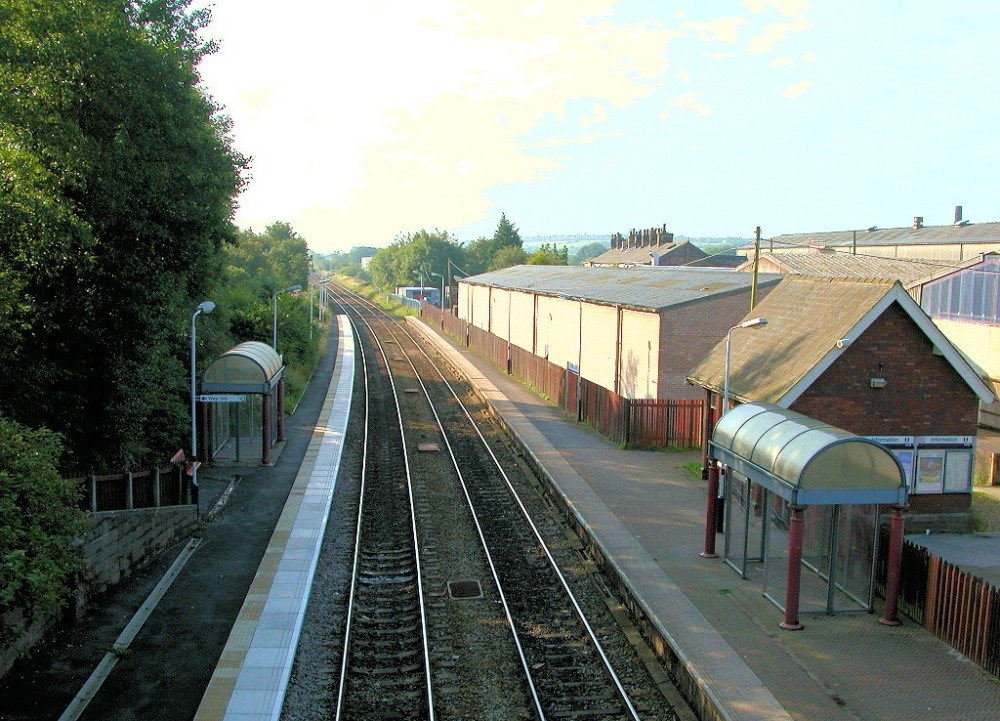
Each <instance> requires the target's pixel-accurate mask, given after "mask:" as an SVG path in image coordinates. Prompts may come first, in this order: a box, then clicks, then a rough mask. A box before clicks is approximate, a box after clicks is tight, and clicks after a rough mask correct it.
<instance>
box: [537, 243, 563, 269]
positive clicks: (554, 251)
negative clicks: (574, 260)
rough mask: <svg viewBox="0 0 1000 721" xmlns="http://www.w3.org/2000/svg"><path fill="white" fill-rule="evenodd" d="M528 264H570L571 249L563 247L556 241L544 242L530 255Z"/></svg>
mask: <svg viewBox="0 0 1000 721" xmlns="http://www.w3.org/2000/svg"><path fill="white" fill-rule="evenodd" d="M527 263H528V265H569V249H568V248H567V247H566V246H565V245H564V246H563V247H562V248H561V249H560V248H557V247H556V246H555V243H553V244H551V245H550V244H549V243H543V244H542V245H541V247H539V249H538V250H536V251H535V252H534V253H532V254H531V255H529V256H528V260H527Z"/></svg>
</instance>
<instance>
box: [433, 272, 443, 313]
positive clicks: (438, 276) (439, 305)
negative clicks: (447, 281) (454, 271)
mask: <svg viewBox="0 0 1000 721" xmlns="http://www.w3.org/2000/svg"><path fill="white" fill-rule="evenodd" d="M430 273H431V275H433V276H434V277H436V278H440V279H441V297H440V298H438V307H439V308H440V309H441V310H444V276H443V275H441V274H440V273H435V272H434V271H433V270H432V271H431V272H430Z"/></svg>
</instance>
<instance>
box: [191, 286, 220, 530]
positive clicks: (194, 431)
mask: <svg viewBox="0 0 1000 721" xmlns="http://www.w3.org/2000/svg"><path fill="white" fill-rule="evenodd" d="M213 310H215V303H213V302H212V301H210V300H204V301H202V302H201V303H199V304H198V309H197V310H195V312H194V314H193V315H192V316H191V500H192V501H193V502H194V505H195V506H196V507H197V506H198V414H197V399H196V396H195V393H196V392H197V387H196V384H197V375H196V372H195V366H196V360H197V359H196V356H195V345H196V341H197V338H198V335H197V333H198V329H197V326H196V325H195V322H194V321H195V318H197V317H198V316H199V315H200V314H202V313H211V312H212V311H213ZM198 515H199V517H200V516H201V510H200V508H199V510H198Z"/></svg>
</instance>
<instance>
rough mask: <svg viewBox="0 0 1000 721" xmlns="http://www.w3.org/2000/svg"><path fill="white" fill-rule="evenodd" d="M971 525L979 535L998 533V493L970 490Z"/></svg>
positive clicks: (999, 493) (999, 510) (999, 528)
mask: <svg viewBox="0 0 1000 721" xmlns="http://www.w3.org/2000/svg"><path fill="white" fill-rule="evenodd" d="M972 524H973V527H974V528H975V529H976V531H977V532H979V533H993V532H997V531H1000V492H998V491H997V490H993V489H991V490H987V489H986V488H983V489H980V488H973V489H972Z"/></svg>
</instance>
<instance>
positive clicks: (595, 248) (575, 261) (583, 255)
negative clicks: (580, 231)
mask: <svg viewBox="0 0 1000 721" xmlns="http://www.w3.org/2000/svg"><path fill="white" fill-rule="evenodd" d="M607 251H608V244H607V243H601V242H598V241H594V242H593V243H587V244H586V245H584V246H581V247H579V248H577V249H576V251H575V252H574V253H573V255H572V256H570V261H569V262H570V265H583V263H584V261H587V260H590V259H591V258H596V257H597V256H599V255H603V254H604V253H606V252H607Z"/></svg>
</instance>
